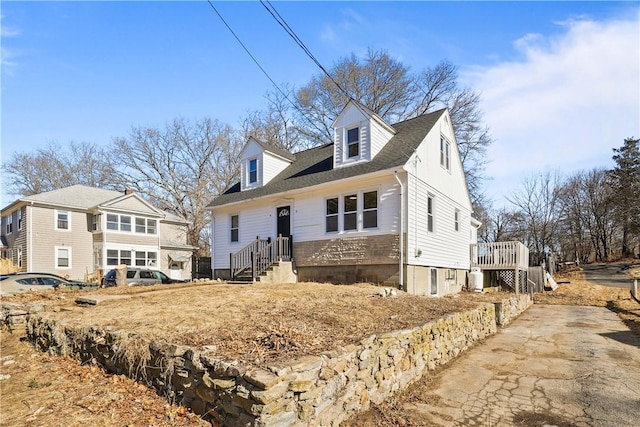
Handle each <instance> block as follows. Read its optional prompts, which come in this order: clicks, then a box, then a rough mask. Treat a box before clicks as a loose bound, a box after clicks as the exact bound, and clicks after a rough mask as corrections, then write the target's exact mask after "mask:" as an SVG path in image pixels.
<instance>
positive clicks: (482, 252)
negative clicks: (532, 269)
mask: <svg viewBox="0 0 640 427" xmlns="http://www.w3.org/2000/svg"><path fill="white" fill-rule="evenodd" d="M471 267H479V268H481V269H483V270H515V269H525V270H526V269H527V268H528V267H529V249H528V248H527V247H526V246H525V245H523V244H522V243H521V242H493V243H474V244H472V245H471Z"/></svg>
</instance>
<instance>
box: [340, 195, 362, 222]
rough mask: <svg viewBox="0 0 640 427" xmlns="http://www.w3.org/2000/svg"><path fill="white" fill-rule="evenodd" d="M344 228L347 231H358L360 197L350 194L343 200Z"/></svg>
mask: <svg viewBox="0 0 640 427" xmlns="http://www.w3.org/2000/svg"><path fill="white" fill-rule="evenodd" d="M342 228H343V229H344V230H345V231H347V230H357V229H358V195H357V194H350V195H348V196H344V199H343V222H342Z"/></svg>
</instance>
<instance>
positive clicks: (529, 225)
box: [507, 172, 560, 258]
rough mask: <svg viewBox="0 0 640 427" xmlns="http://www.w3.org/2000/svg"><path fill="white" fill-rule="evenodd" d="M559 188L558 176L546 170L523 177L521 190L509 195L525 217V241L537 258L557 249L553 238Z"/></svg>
mask: <svg viewBox="0 0 640 427" xmlns="http://www.w3.org/2000/svg"><path fill="white" fill-rule="evenodd" d="M559 187H560V177H559V175H558V174H557V173H551V172H546V173H543V174H540V175H537V176H536V175H531V176H530V177H527V178H525V179H523V181H522V189H521V191H519V192H514V193H513V194H512V195H511V196H509V197H507V200H508V201H509V202H510V203H512V204H513V205H514V207H515V208H516V213H518V214H519V215H520V216H521V218H522V220H523V224H522V225H523V230H524V233H525V234H524V236H523V237H524V239H523V240H524V243H525V245H527V246H528V247H529V249H530V250H531V251H532V252H533V254H532V256H534V257H535V256H539V257H540V258H542V257H543V255H544V253H546V252H549V251H555V247H554V246H555V245H554V238H555V233H556V230H557V228H558V223H559V205H558V197H559V191H558V190H559Z"/></svg>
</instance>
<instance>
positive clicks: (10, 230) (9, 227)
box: [5, 213, 13, 234]
mask: <svg viewBox="0 0 640 427" xmlns="http://www.w3.org/2000/svg"><path fill="white" fill-rule="evenodd" d="M5 232H6V233H7V234H11V233H13V213H10V214H9V216H7V219H6V222H5Z"/></svg>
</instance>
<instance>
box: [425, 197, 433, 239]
mask: <svg viewBox="0 0 640 427" xmlns="http://www.w3.org/2000/svg"><path fill="white" fill-rule="evenodd" d="M433 203H434V197H433V196H432V195H431V194H429V195H428V196H427V230H428V231H433V210H434V206H433Z"/></svg>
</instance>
